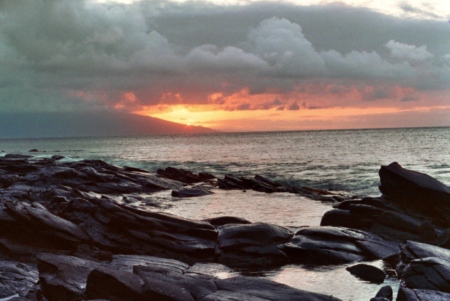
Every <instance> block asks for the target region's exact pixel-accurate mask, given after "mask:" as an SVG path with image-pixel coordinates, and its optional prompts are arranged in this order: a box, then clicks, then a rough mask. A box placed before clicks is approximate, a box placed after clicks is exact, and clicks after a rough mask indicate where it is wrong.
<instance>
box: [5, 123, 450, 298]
mask: <svg viewBox="0 0 450 301" xmlns="http://www.w3.org/2000/svg"><path fill="white" fill-rule="evenodd" d="M32 149H37V150H38V151H39V152H33V153H32V155H34V156H37V157H51V156H53V155H61V156H64V157H65V158H64V159H63V160H66V161H71V160H82V159H101V160H104V161H106V162H108V163H110V164H115V165H118V166H132V167H138V168H143V169H146V170H149V171H151V172H156V170H157V169H158V168H165V167H168V166H173V167H176V168H183V169H187V170H190V171H193V172H195V173H198V172H208V173H212V174H214V175H216V176H218V177H222V176H223V175H225V174H233V175H236V176H246V177H252V176H254V175H256V174H259V175H262V176H265V177H267V178H269V179H272V180H275V181H279V182H281V183H283V184H286V185H296V186H308V187H313V188H320V189H327V190H331V191H337V192H341V193H346V194H348V195H369V196H378V195H380V192H379V190H378V185H379V177H378V170H379V168H380V166H381V165H387V164H390V163H391V162H398V163H399V164H400V165H402V166H403V167H405V168H407V169H413V170H416V171H420V172H424V173H427V174H429V175H431V176H433V177H435V178H437V179H438V180H440V181H441V182H443V183H445V184H447V185H449V184H450V128H448V127H447V128H404V129H367V130H333V131H297V132H255V133H217V134H198V135H170V136H140V137H102V138H98V137H96V138H52V139H48V138H46V139H3V140H0V156H2V155H5V154H6V153H21V154H30V153H29V150H32ZM214 192H215V194H213V195H209V196H205V197H200V198H190V199H174V198H172V197H171V196H170V192H161V193H157V194H155V195H154V196H153V197H154V198H155V199H156V200H158V201H159V202H160V203H161V204H162V206H161V207H160V208H154V207H145V206H143V205H142V204H132V206H138V207H140V208H141V209H143V210H151V211H155V210H156V211H164V212H169V213H173V214H176V215H180V216H184V217H187V218H194V219H204V218H210V217H215V216H222V215H234V216H240V217H244V218H247V219H248V220H250V221H252V222H268V223H273V224H277V225H280V226H285V227H289V228H292V229H293V230H295V229H297V228H299V227H302V226H318V225H319V224H320V219H321V217H322V215H323V213H325V212H326V211H327V210H330V209H331V204H324V203H320V202H317V201H312V200H309V199H307V198H304V197H299V196H296V195H293V194H287V193H279V194H264V193H259V192H254V191H248V192H245V193H244V192H241V191H219V190H214ZM373 264H375V265H378V266H382V265H383V263H382V262H380V261H378V262H374V263H373ZM345 267H346V265H339V266H327V267H311V266H301V265H293V266H285V267H282V268H280V269H278V270H269V271H259V272H258V274H257V275H256V276H258V277H267V278H270V279H273V280H275V281H279V282H282V283H286V284H288V285H291V286H294V287H297V288H300V289H305V290H310V291H316V292H320V293H326V294H329V295H333V296H336V297H338V298H341V299H342V300H369V299H370V298H372V297H374V296H375V294H376V292H377V290H378V289H379V288H380V287H381V286H383V285H386V284H390V285H392V286H393V287H394V291H396V288H397V287H398V281H396V280H395V279H388V280H386V282H385V283H384V284H383V285H375V284H369V283H366V282H363V281H359V280H357V279H355V278H353V276H351V275H350V274H349V273H348V272H347V271H346V270H345ZM216 273H217V275H220V274H221V271H216ZM236 273H237V272H236Z"/></svg>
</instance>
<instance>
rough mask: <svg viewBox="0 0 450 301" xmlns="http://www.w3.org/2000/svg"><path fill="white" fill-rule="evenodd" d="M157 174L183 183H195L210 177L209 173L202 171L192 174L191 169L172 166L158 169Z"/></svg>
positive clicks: (205, 180) (206, 180)
mask: <svg viewBox="0 0 450 301" xmlns="http://www.w3.org/2000/svg"><path fill="white" fill-rule="evenodd" d="M157 174H158V175H159V176H160V177H164V178H168V179H172V180H176V181H179V182H182V183H185V184H195V183H200V182H208V180H210V179H211V177H210V175H209V174H205V173H202V174H200V175H197V174H194V173H193V172H191V171H188V170H184V169H178V168H174V167H167V168H165V169H158V170H157Z"/></svg>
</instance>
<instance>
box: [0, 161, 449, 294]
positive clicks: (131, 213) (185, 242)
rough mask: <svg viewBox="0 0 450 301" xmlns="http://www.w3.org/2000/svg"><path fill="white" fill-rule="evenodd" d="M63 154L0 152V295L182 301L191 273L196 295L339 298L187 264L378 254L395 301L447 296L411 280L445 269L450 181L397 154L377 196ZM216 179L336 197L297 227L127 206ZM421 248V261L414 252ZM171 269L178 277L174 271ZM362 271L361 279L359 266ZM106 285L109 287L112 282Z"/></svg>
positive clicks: (282, 262)
mask: <svg viewBox="0 0 450 301" xmlns="http://www.w3.org/2000/svg"><path fill="white" fill-rule="evenodd" d="M61 159H63V157H62V156H53V157H51V158H44V159H33V156H25V155H7V156H5V157H4V158H0V170H1V172H2V173H1V181H0V183H1V185H0V186H1V197H2V198H1V199H2V208H1V210H0V224H1V225H2V228H3V230H2V231H0V244H1V248H0V251H1V252H2V257H3V258H4V259H5V260H4V261H3V262H2V266H3V270H5V271H10V272H5V273H4V275H5V280H4V281H3V294H4V297H7V296H12V295H14V294H16V293H18V294H19V295H20V296H21V297H20V298H21V299H17V300H38V299H37V298H38V297H37V296H38V295H40V296H45V298H46V299H47V300H49V301H53V300H59V301H61V300H76V299H80V298H81V299H83V300H84V299H86V300H89V299H105V300H109V299H111V300H141V299H142V300H144V299H145V298H148V297H149V296H150V295H152V294H153V295H152V296H156V295H158V296H159V298H162V299H161V300H172V299H170V298H175V299H173V300H186V299H184V298H185V297H186V296H184V295H182V293H181V292H183V291H185V290H186V289H187V287H186V283H190V285H189V286H188V287H192V285H193V286H195V287H197V286H199V285H200V287H202V292H201V293H200V292H197V293H196V294H198V295H196V296H197V297H196V299H195V300H210V299H211V300H213V298H216V299H214V300H222V299H220V298H223V300H225V299H226V298H230V297H231V296H236V294H237V295H240V296H247V297H248V298H251V297H252V298H253V297H254V298H256V295H254V294H255V293H254V290H257V291H258V292H259V293H258V294H259V295H258V296H259V297H258V298H262V299H263V300H266V299H267V300H296V299H295V298H297V299H298V300H338V299H336V298H334V297H330V296H326V295H320V294H319V295H318V294H317V293H312V292H306V291H302V290H299V289H295V288H292V287H288V286H285V285H283V284H280V283H277V282H271V281H270V280H268V279H261V278H252V277H250V278H249V277H247V276H241V275H237V276H236V275H235V274H232V275H233V276H232V277H230V278H225V279H221V278H218V277H216V276H215V275H211V274H209V275H208V274H204V273H201V277H200V276H199V275H200V274H199V273H198V272H195V271H198V268H199V264H214V265H216V266H215V267H216V268H215V269H214V271H230V269H231V270H246V271H247V273H249V272H252V271H253V272H257V271H261V270H265V271H267V270H272V269H279V268H280V267H284V266H288V265H298V264H307V265H313V266H314V265H315V266H318V267H320V266H323V265H325V266H329V265H342V264H347V265H348V264H357V263H358V262H361V261H372V260H376V259H378V260H384V261H385V262H388V263H389V264H390V265H391V266H396V267H395V269H396V271H397V272H396V273H392V271H391V269H388V270H385V271H383V270H381V269H379V268H378V269H377V271H381V272H382V273H384V275H385V276H384V277H388V278H390V277H398V279H399V280H400V281H401V282H402V286H401V287H400V290H399V293H398V297H397V300H416V299H411V298H409V297H408V296H409V295H414V294H415V295H418V293H417V292H420V294H422V293H423V292H422V290H424V289H426V290H427V291H426V294H427V296H428V297H429V296H430V294H434V295H436V296H438V295H439V296H441V295H442V296H445V297H448V294H446V293H445V292H446V291H447V288H446V286H443V287H435V288H434V289H432V290H430V286H431V285H435V283H434V284H433V282H432V281H431V282H428V283H427V282H423V281H416V280H415V279H416V278H417V274H415V273H418V272H417V271H420V273H422V274H423V273H425V272H426V273H431V274H430V275H431V276H430V277H431V278H433V277H434V276H433V273H436V272H435V267H436V264H438V265H439V266H438V267H439V268H441V269H442V268H444V269H446V268H449V267H448V266H447V265H448V263H446V260H450V259H449V258H450V255H447V253H449V254H450V251H447V250H446V249H442V248H439V247H436V246H443V247H444V248H446V247H447V246H448V241H449V238H448V237H449V233H448V231H447V228H448V224H449V222H448V220H447V217H446V216H441V215H439V214H438V212H441V211H442V210H447V207H446V206H447V203H450V199H449V198H450V188H448V186H445V185H444V184H442V183H440V182H438V181H437V180H435V179H433V178H431V177H429V176H427V175H424V174H421V173H417V172H415V171H409V170H405V169H403V168H402V167H401V166H399V165H398V164H394V163H393V164H390V165H389V166H384V167H382V168H381V169H380V177H381V183H382V188H381V191H382V196H381V197H362V198H361V197H352V196H345V195H338V194H336V193H333V192H329V191H324V190H318V189H309V188H305V187H292V186H284V185H282V184H280V183H277V182H274V181H272V180H270V179H267V178H264V177H261V176H258V175H256V176H255V177H253V178H242V177H234V176H231V175H228V176H226V177H224V178H216V177H215V176H214V175H211V174H206V173H199V174H195V173H192V172H190V171H187V170H183V169H176V168H166V169H164V170H159V171H158V172H157V173H150V172H148V171H146V170H142V169H138V168H133V167H126V166H124V167H117V166H113V165H109V164H107V163H105V162H103V161H100V160H83V161H78V162H60V160H61ZM199 184H201V185H200V186H198V185H199ZM214 187H216V188H219V189H226V190H237V191H246V190H256V191H259V192H264V193H267V194H268V196H269V197H270V195H273V194H277V193H291V194H294V195H302V196H303V197H307V198H309V199H315V200H316V201H317V202H331V203H334V204H335V205H334V209H332V208H330V209H331V210H330V211H328V212H327V213H325V215H324V216H323V218H322V222H321V226H316V227H305V228H301V229H299V230H298V231H295V232H294V231H292V230H290V229H288V228H285V227H280V226H277V225H274V224H267V223H264V222H254V223H252V222H250V221H248V220H246V219H243V218H241V217H239V216H236V217H230V216H228V217H215V218H209V219H205V220H190V219H186V218H181V217H177V216H174V215H170V214H166V213H155V212H147V211H142V210H139V209H136V208H132V207H130V206H127V205H126V203H130V200H131V203H132V199H133V198H135V199H138V200H140V201H145V198H143V197H142V194H147V195H148V194H152V193H154V192H157V191H163V190H171V191H172V195H175V196H177V197H180V196H181V197H199V196H201V195H205V194H209V193H210V192H211V191H210V189H212V188H214ZM411 187H412V188H411ZM200 188H201V189H200ZM411 191H412V193H411ZM243 193H244V192H243ZM429 198H431V199H432V200H437V201H435V204H433V205H432V206H431V207H429V206H428V205H426V206H425V207H424V206H421V205H420V204H421V203H423V200H424V199H429ZM415 199H417V201H414V200H415ZM405 200H407V202H409V203H405ZM411 200H412V201H411ZM405 204H409V205H410V208H409V209H408V210H406V211H405V210H404V209H402V208H404V206H405ZM154 205H156V206H157V204H154ZM399 205H402V206H403V207H402V208H401V207H399ZM175 206H176V205H175ZM399 254H401V256H400V257H399ZM423 254H426V255H427V256H426V257H427V259H421V258H424V257H423ZM430 256H431V257H432V258H436V259H429V257H430ZM433 256H434V257H433ZM178 260H181V261H178ZM430 260H432V262H433V263H435V264H434V265H433V264H430ZM433 260H434V261H433ZM217 265H218V266H217ZM12 266H14V268H12ZM17 273H19V274H21V275H22V276H21V277H22V278H21V279H22V281H20V282H19V283H18V284H15V285H14V287H13V286H12V283H13V282H11V281H14V280H13V279H17ZM173 273H176V274H177V275H179V276H177V277H175V278H173ZM180 273H181V274H180ZM170 275H172V276H170ZM180 275H184V276H180ZM195 275H197V276H195ZM163 276H164V277H165V278H164V279H165V282H167V283H171V285H173V287H174V288H173V289H172V290H171V293H170V294H172V295H170V294H169V295H170V298H169V295H164V294H167V293H168V292H165V291H164V289H162V290H158V286H155V283H158V280H157V279H159V278H160V277H163ZM427 276H429V274H427ZM8 277H11V280H10V281H8V280H7V279H9V278H8ZM155 277H156V278H155ZM171 277H172V278H171ZM179 277H182V278H183V280H182V281H181V280H180V278H179ZM197 277H200V278H201V279H203V280H202V281H203V282H198V279H197ZM358 277H363V278H364V277H367V273H366V275H364V273H363V274H362V275H359V276H358ZM38 279H39V283H38V282H37V280H38ZM177 279H178V280H177ZM105 281H106V282H105ZM155 281H156V282H155ZM179 281H181V282H179ZM204 281H206V282H204ZM355 281H356V279H355ZM369 281H372V280H369ZM74 282H75V283H77V285H74ZM382 282H384V279H383V281H382ZM102 283H103V284H102ZM104 283H109V284H108V285H106V284H104ZM202 283H203V284H202ZM206 283H208V284H206ZM212 283H214V285H215V286H214V287H213V286H211V285H212ZM430 283H431V284H430ZM111 285H113V286H117V290H112V291H111V290H110V289H109V287H110V286H111ZM205 285H206V286H205ZM225 287H226V288H227V289H224V288H225ZM177 289H179V290H180V291H177ZM155 290H157V291H155ZM5 292H10V294H9V295H5ZM380 292H381V294H386V292H385V290H380ZM192 293H194V292H193V291H191V294H192ZM123 294H125V295H123ZM155 294H156V295H155ZM173 294H175V295H177V296H178V297H174V295H173ZM180 294H181V295H180ZM230 294H231V295H230ZM420 294H419V295H420ZM119 296H121V297H119ZM124 296H126V297H124ZM183 296H184V297H183ZM208 296H209V297H208ZM294 296H295V297H294ZM94 297H95V298H94ZM247 297H243V298H244V299H246V298H247ZM373 297H375V296H373ZM33 298H34V299H33ZM120 298H122V299H120ZM177 298H178V299H177ZM217 298H218V299H217ZM307 298H310V299H307ZM390 298H391V300H392V296H391V297H390ZM402 298H403V299H402ZM408 298H409V299H408ZM442 298H443V297H442ZM442 298H441V299H442ZM441 299H437V300H441ZM11 300H14V299H11ZM227 300H228V299H227ZM248 300H250V299H248ZM380 300H381V299H380ZM388 300H389V299H388ZM417 300H426V299H417ZM442 300H444V299H442Z"/></svg>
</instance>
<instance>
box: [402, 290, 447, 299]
mask: <svg viewBox="0 0 450 301" xmlns="http://www.w3.org/2000/svg"><path fill="white" fill-rule="evenodd" d="M396 300H397V301H448V300H450V294H449V293H444V292H439V291H435V290H426V289H409V288H406V287H400V289H399V291H398V295H397V299H396Z"/></svg>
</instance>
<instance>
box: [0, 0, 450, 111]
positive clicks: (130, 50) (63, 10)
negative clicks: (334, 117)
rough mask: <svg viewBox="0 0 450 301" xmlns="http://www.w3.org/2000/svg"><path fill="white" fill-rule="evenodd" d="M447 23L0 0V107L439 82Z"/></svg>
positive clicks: (259, 8) (282, 9)
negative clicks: (316, 82)
mask: <svg viewBox="0 0 450 301" xmlns="http://www.w3.org/2000/svg"><path fill="white" fill-rule="evenodd" d="M448 30H449V27H448V24H446V23H441V22H437V21H432V20H414V19H404V20H402V19H399V18H396V17H391V16H386V15H383V14H380V13H376V12H373V11H370V10H367V9H363V8H352V7H347V6H342V5H327V6H309V7H306V6H295V5H291V4H280V3H273V2H272V3H255V4H250V5H240V6H223V7H220V6H216V5H212V4H205V3H201V2H186V3H184V4H177V3H171V2H167V1H141V2H134V3H133V4H129V5H125V4H117V3H114V4H113V3H109V4H108V3H107V4H100V3H96V2H91V1H72V0H36V1H26V0H14V1H13V0H4V1H1V2H0V64H1V65H2V69H1V70H0V100H1V103H0V108H1V109H2V110H4V111H8V110H29V111H35V110H42V111H49V110H53V111H55V110H56V111H58V110H79V109H83V108H84V107H89V108H92V107H99V108H100V107H102V106H111V105H117V106H120V107H123V108H125V109H134V108H138V107H139V106H140V105H150V104H156V103H167V104H174V103H186V102H188V103H208V102H209V103H218V102H220V100H221V99H223V97H226V96H227V95H231V94H233V93H236V92H238V91H241V90H242V89H248V91H249V93H250V94H259V93H265V92H267V91H271V92H277V93H281V94H282V93H289V92H292V91H293V90H294V89H298V87H299V86H301V85H303V84H307V83H308V81H309V80H310V79H314V78H321V79H323V80H324V81H326V82H329V83H333V82H334V81H335V80H337V79H339V80H342V79H348V80H350V81H353V80H358V81H374V80H375V81H389V82H391V83H392V84H393V85H405V86H413V87H416V88H418V89H442V88H445V87H448V85H449V84H450V71H449V68H448V66H449V62H450V59H449V57H450V45H449V42H448V41H449V39H448V37H449V31H448ZM339 90H341V91H342V90H345V85H344V86H343V87H340V88H339ZM130 92H132V93H133V95H132V96H130V94H127V93H130ZM217 92H221V93H222V98H216V99H215V101H212V100H211V98H209V97H208V95H210V94H212V93H217ZM375 96H376V95H375ZM375 98H376V97H375ZM80 99H81V100H83V101H77V100H80ZM274 106H276V107H278V104H273V105H272V106H268V107H274ZM243 108H244V107H243ZM243 108H241V109H243Z"/></svg>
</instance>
